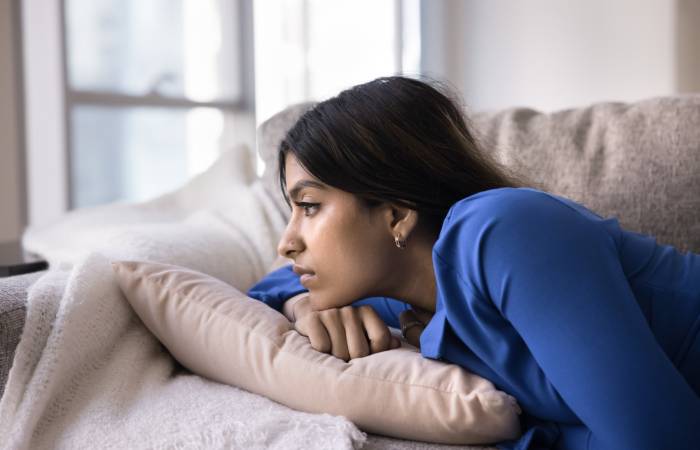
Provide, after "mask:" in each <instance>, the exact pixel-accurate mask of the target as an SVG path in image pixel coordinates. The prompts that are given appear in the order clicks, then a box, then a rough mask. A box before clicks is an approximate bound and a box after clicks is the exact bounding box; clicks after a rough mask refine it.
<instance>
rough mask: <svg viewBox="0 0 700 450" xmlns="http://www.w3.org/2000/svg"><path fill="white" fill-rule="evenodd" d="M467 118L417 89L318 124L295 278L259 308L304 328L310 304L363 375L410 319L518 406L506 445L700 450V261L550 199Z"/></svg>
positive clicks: (308, 142)
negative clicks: (518, 423) (483, 145)
mask: <svg viewBox="0 0 700 450" xmlns="http://www.w3.org/2000/svg"><path fill="white" fill-rule="evenodd" d="M460 111H461V109H460V108H459V106H458V104H456V103H455V101H453V100H451V99H450V97H449V96H448V95H446V94H444V93H443V92H442V90H441V89H440V88H439V86H437V87H434V86H433V85H431V84H429V83H426V82H423V81H419V80H415V79H410V78H403V77H388V78H380V79H377V80H374V81H371V82H369V83H366V84H362V85H358V86H355V87H353V88H351V89H348V90H346V91H343V92H341V93H340V94H339V95H337V96H336V97H333V98H331V99H329V100H326V101H324V102H321V103H319V104H317V105H316V106H315V107H314V108H313V109H310V110H309V111H307V112H306V113H305V114H304V115H303V116H302V117H301V118H300V119H299V120H298V122H297V123H296V124H295V125H294V126H293V127H292V129H291V130H290V131H289V132H288V133H287V135H286V137H285V139H284V140H283V141H282V143H281V145H280V148H279V168H280V172H279V177H280V186H281V188H282V192H283V193H284V196H285V199H286V200H287V202H288V203H289V204H290V207H291V211H292V212H291V217H290V220H289V224H288V225H287V228H286V230H285V232H284V234H283V236H282V238H281V240H280V242H279V247H278V251H279V254H280V256H282V257H285V258H289V259H291V260H293V261H294V265H293V266H291V265H287V266H284V267H282V268H280V269H278V270H276V271H274V272H272V273H271V274H269V275H268V276H266V277H265V278H264V279H263V280H261V281H260V283H258V284H257V285H256V286H254V287H253V288H251V290H250V291H249V292H248V294H249V295H250V296H252V297H255V298H259V299H261V300H263V301H266V302H268V303H269V304H270V305H271V306H273V307H276V308H277V309H285V311H286V312H289V313H290V316H291V312H292V311H291V309H288V308H284V306H283V303H284V301H285V300H288V299H290V298H294V299H295V303H294V307H293V309H294V311H293V312H294V313H295V314H296V316H294V317H293V318H294V319H295V320H296V328H297V329H298V330H299V331H300V332H302V333H303V334H305V335H307V336H309V338H310V340H311V343H312V345H313V346H314V348H316V349H317V350H320V351H325V352H328V353H333V354H334V355H336V356H338V357H341V358H343V359H345V360H348V359H350V358H355V357H361V356H365V355H367V354H369V353H375V352H377V351H383V350H388V349H391V348H394V347H395V346H396V345H397V344H396V342H392V340H391V335H390V334H389V332H388V328H387V325H390V326H397V325H398V324H399V323H401V325H403V330H404V333H406V336H407V339H409V342H411V341H412V342H413V343H414V344H415V345H417V346H419V347H420V351H421V353H422V354H423V355H424V356H425V357H428V358H434V359H439V360H442V361H447V362H450V363H454V364H458V365H460V366H462V367H464V368H465V369H467V370H469V371H471V372H473V373H476V374H478V375H480V376H483V377H484V378H487V379H489V380H491V381H492V382H493V383H494V384H495V386H496V387H497V388H499V389H501V390H503V391H505V392H507V393H509V394H511V395H513V396H514V397H515V398H517V399H518V401H519V404H520V406H521V408H522V409H523V414H522V416H521V417H522V425H523V435H522V437H521V438H520V439H518V440H514V441H508V442H501V443H498V446H499V448H501V449H542V448H546V449H549V448H556V449H591V450H592V449H615V450H623V449H635V450H640V449H650V450H652V449H653V450H658V449H665V448H669V449H670V448H673V449H676V450H678V449H691V448H692V449H697V448H700V396H699V395H700V255H698V254H694V253H685V254H682V253H680V252H678V251H677V250H676V249H675V248H673V247H671V246H666V245H660V244H657V242H656V240H655V239H654V238H653V237H651V236H646V235H642V234H638V233H634V232H632V231H628V230H624V229H622V228H621V227H620V226H619V224H618V221H617V219H615V218H607V219H606V218H603V217H601V216H599V215H597V214H595V213H594V212H592V211H590V210H588V209H586V208H585V207H584V206H582V205H580V204H578V203H576V202H574V201H571V200H569V199H566V198H563V197H559V196H557V195H554V194H550V193H547V192H545V191H543V190H541V189H539V188H536V187H532V186H534V185H533V184H532V183H527V182H526V181H525V180H524V179H522V178H520V177H518V176H517V175H516V174H514V173H512V172H509V171H508V170H507V169H506V168H505V167H503V166H502V165H499V164H498V163H497V162H496V161H495V160H494V159H493V158H491V157H489V156H488V155H489V153H488V152H484V151H483V150H481V149H480V148H479V145H478V143H477V141H476V140H475V139H474V136H473V134H472V132H471V131H470V129H469V126H468V123H467V122H466V120H465V118H464V117H463V115H462V114H461V112H460ZM290 200H291V201H290ZM297 300H298V301H297Z"/></svg>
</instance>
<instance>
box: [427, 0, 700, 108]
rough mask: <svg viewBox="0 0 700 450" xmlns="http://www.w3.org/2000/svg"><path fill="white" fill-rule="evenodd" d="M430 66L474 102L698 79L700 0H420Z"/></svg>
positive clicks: (514, 102)
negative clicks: (421, 1) (421, 0)
mask: <svg viewBox="0 0 700 450" xmlns="http://www.w3.org/2000/svg"><path fill="white" fill-rule="evenodd" d="M422 9H423V14H424V16H423V22H422V25H423V32H424V34H423V41H424V43H423V49H422V50H423V52H422V56H423V68H424V70H425V71H426V72H427V73H428V74H432V75H433V76H436V77H439V78H446V79H447V80H449V81H450V82H451V83H452V84H453V85H454V86H455V87H456V88H458V89H459V91H460V92H461V94H462V95H463V97H464V100H465V103H466V104H467V107H468V108H470V109H471V110H485V109H500V108H505V107H510V106H530V107H534V108H538V109H542V110H545V111H551V110H556V109H561V108H567V107H575V106H582V105H586V104H589V103H593V102H598V101H609V100H618V101H634V100H638V99H642V98H646V97H651V96H658V95H669V94H674V93H678V92H687V91H697V90H698V89H700V77H699V76H700V60H699V58H700V31H698V30H700V2H698V1H697V0H615V1H612V2H611V1H609V0H527V1H517V0H489V1H482V0H438V1H434V0H423V3H422Z"/></svg>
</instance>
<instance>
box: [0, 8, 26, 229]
mask: <svg viewBox="0 0 700 450" xmlns="http://www.w3.org/2000/svg"><path fill="white" fill-rule="evenodd" d="M18 9H19V0H16V1H15V0H0V243H2V242H8V241H14V240H18V239H19V238H20V236H21V233H22V230H23V228H24V225H25V223H26V211H25V204H26V195H25V191H24V185H25V183H24V160H23V158H24V151H23V127H22V123H21V118H22V109H21V105H22V98H21V92H22V89H21V72H20V69H19V68H20V67H21V64H20V57H19V51H20V45H19V37H20V32H19V29H18V28H19V26H18V24H19V11H18Z"/></svg>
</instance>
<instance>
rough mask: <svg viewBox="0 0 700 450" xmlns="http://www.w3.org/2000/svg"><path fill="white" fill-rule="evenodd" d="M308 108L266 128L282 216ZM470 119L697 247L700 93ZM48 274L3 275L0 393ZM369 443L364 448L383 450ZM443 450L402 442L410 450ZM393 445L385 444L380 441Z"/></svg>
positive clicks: (485, 135) (673, 241) (571, 190)
mask: <svg viewBox="0 0 700 450" xmlns="http://www.w3.org/2000/svg"><path fill="white" fill-rule="evenodd" d="M311 105H312V104H310V103H307V104H301V105H295V106H292V107H290V108H287V109H286V110H284V111H281V112H280V113H278V114H277V115H275V116H273V117H272V118H271V119H269V120H268V121H266V122H265V123H264V124H262V125H261V127H260V129H259V149H258V151H259V153H260V155H261V157H262V158H263V160H264V161H265V163H266V167H265V172H264V174H263V179H264V180H265V183H266V184H265V188H266V189H268V190H269V191H270V193H271V195H272V196H273V197H274V199H275V202H276V203H277V205H278V207H279V210H280V213H281V214H282V215H284V216H285V217H287V218H288V214H289V211H288V209H287V206H286V204H285V202H284V200H283V198H282V195H281V193H280V191H279V186H278V183H277V178H276V173H277V166H276V164H277V163H276V148H277V145H278V143H279V141H280V139H281V138H282V136H283V135H284V133H285V131H286V130H287V129H288V128H289V126H291V125H292V124H293V122H294V120H296V118H297V117H298V116H299V115H300V114H301V113H302V112H303V111H304V110H305V109H307V108H309V107H310V106H311ZM470 118H471V122H472V125H473V127H474V129H475V130H476V132H477V135H478V136H479V137H480V140H481V141H482V144H483V147H484V149H485V150H487V151H493V152H496V153H497V155H498V158H499V160H501V161H502V162H503V163H504V164H506V165H508V166H510V167H514V168H517V169H518V170H520V171H522V172H523V173H524V174H525V175H526V176H528V177H530V178H531V179H532V181H533V184H534V187H538V188H540V189H543V190H546V191H549V192H552V193H554V194H557V195H562V196H565V197H568V198H571V199H572V200H575V201H577V202H579V203H581V204H583V205H584V206H586V207H588V208H589V209H591V210H593V211H595V212H597V213H598V214H600V215H602V216H606V217H617V218H618V219H619V221H620V225H621V226H622V227H624V228H627V229H630V230H632V231H636V232H639V233H643V234H648V235H651V236H654V237H656V238H657V241H658V242H659V243H662V244H669V245H673V246H675V247H677V248H678V249H679V250H682V251H692V252H696V253H700V175H698V174H700V95H698V94H692V95H691V94H687V95H677V96H669V97H657V98H650V99H646V100H642V101H638V102H632V103H622V102H604V103H596V104H593V105H589V106H586V107H580V108H572V109H567V110H561V111H556V112H552V113H544V112H539V111H536V110H533V109H529V108H522V107H517V108H509V109H506V110H501V111H488V112H478V113H475V114H472V115H470ZM43 273H44V272H37V273H33V274H27V275H20V276H14V277H9V278H3V279H0V395H1V394H2V392H3V389H4V386H5V382H6V378H7V374H8V372H9V370H10V368H11V365H12V360H13V355H14V351H15V348H16V347H17V344H18V341H19V338H20V334H21V331H22V327H23V326H24V314H25V306H24V305H25V303H26V298H27V290H28V289H29V288H30V286H31V285H32V283H33V282H35V281H36V280H37V279H38V278H39V277H40V276H41V275H42V274H43ZM372 442H373V441H372V440H371V439H370V440H369V442H368V444H369V445H368V447H370V448H373V447H372V445H375V446H376V447H375V448H380V447H381V446H379V445H378V444H377V442H380V441H379V440H375V441H374V444H372ZM407 447H410V448H439V447H440V446H438V445H435V446H434V447H433V446H429V445H428V444H418V443H410V442H408V441H407V442H406V448H407ZM381 448H389V447H381Z"/></svg>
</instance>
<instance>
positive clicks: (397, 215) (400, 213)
mask: <svg viewBox="0 0 700 450" xmlns="http://www.w3.org/2000/svg"><path fill="white" fill-rule="evenodd" d="M388 211H389V213H390V214H389V216H390V217H389V232H390V233H391V235H392V236H401V239H407V238H408V236H409V235H410V234H411V233H412V232H413V231H414V230H415V229H416V226H417V225H418V211H416V210H414V209H411V208H408V207H405V206H400V205H393V204H392V205H389V208H388Z"/></svg>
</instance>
